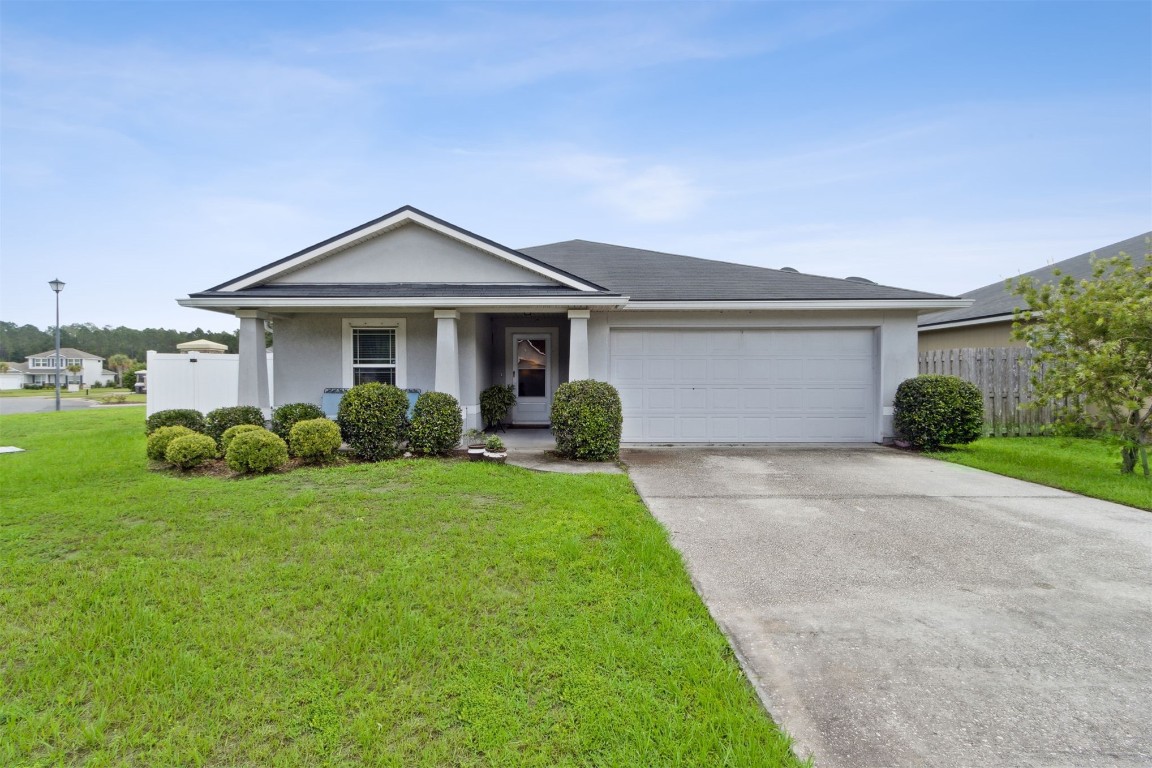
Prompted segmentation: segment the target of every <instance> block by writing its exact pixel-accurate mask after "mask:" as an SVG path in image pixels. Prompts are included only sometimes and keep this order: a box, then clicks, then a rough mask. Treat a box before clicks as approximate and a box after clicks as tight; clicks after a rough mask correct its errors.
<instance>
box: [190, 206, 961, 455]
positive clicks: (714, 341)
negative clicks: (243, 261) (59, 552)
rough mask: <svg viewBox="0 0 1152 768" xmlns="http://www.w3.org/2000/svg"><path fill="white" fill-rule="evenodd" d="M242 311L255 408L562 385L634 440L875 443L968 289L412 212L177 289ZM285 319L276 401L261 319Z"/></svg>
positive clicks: (530, 416)
mask: <svg viewBox="0 0 1152 768" xmlns="http://www.w3.org/2000/svg"><path fill="white" fill-rule="evenodd" d="M179 303H180V304H181V305H182V306H185V307H198V308H201V309H208V310H212V311H216V312H225V313H228V314H232V315H235V316H236V317H237V318H239V320H240V383H239V397H240V402H241V403H242V404H248V405H257V406H260V407H262V408H265V409H267V408H269V407H270V406H274V405H282V404H285V403H293V402H312V403H318V402H319V401H320V397H321V393H322V392H323V390H324V389H325V388H330V387H350V386H352V385H354V384H356V383H359V382H363V381H384V382H389V383H393V384H396V385H397V386H400V387H404V388H408V387H415V388H419V389H422V390H436V391H440V392H448V393H450V394H452V395H455V396H456V397H457V398H459V400H460V403H461V406H462V407H463V409H464V412H465V422H466V424H467V425H468V426H475V425H476V424H477V423H478V420H479V393H480V392H481V391H482V390H483V389H485V388H486V387H488V386H491V385H492V384H502V383H509V384H512V385H513V386H514V387H515V388H516V391H517V394H518V397H519V402H518V404H517V405H516V408H515V410H514V412H513V413H512V421H513V423H514V424H518V425H543V424H546V423H547V422H548V414H549V408H550V406H551V399H552V395H553V393H554V392H555V390H556V387H557V386H558V385H559V384H560V383H561V382H564V381H570V380H577V379H584V378H593V379H599V380H603V381H608V382H610V383H612V384H613V385H615V386H616V387H617V389H618V390H619V391H620V395H621V398H622V400H623V403H624V440H625V442H709V443H726V442H733V443H744V442H879V441H881V440H883V439H884V438H886V437H890V436H891V421H892V419H891V413H892V408H891V406H892V398H893V395H894V394H895V391H896V387H897V385H898V384H899V383H900V382H901V381H903V380H904V379H906V378H909V377H911V376H915V375H916V323H917V317H918V315H919V313H921V312H923V311H931V310H939V309H947V308H955V307H962V306H965V305H966V304H967V302H966V301H964V300H962V299H956V298H952V297H947V296H940V295H936V294H930V293H922V292H919V291H910V290H904V289H900V288H891V287H887V286H882V285H876V284H873V283H871V282H868V281H863V280H859V279H847V280H840V279H835V278H828V277H819V276H815V275H808V274H801V273H799V272H796V271H795V270H788V269H783V270H777V269H765V268H762V267H752V266H745V265H740V264H730V263H725V262H718V261H711V260H706V259H698V258H692V257H688V256H678V255H674V254H669V253H659V252H655V251H646V250H640V249H636V248H624V247H620V246H614V245H605V244H602V243H593V242H587V241H584V240H571V241H568V242H562V243H554V244H551V245H541V246H537V247H534V248H522V249H520V250H514V249H512V248H508V247H506V246H503V245H500V244H499V243H496V242H493V241H491V240H488V239H486V238H484V237H482V236H480V235H477V234H474V233H472V232H469V231H467V230H464V229H461V228H460V227H457V226H455V225H453V224H450V223H449V222H446V221H443V220H441V219H438V218H436V217H434V216H431V215H429V214H427V213H424V212H422V211H419V210H417V209H415V208H412V207H410V206H405V207H403V208H400V209H398V210H396V211H393V212H392V213H389V214H387V215H385V216H382V217H380V218H378V219H375V220H374V221H370V222H368V223H366V224H363V225H361V226H359V227H356V228H354V229H351V230H348V231H347V232H343V233H341V234H339V235H336V236H335V237H332V238H330V239H328V240H325V241H324V242H321V243H317V244H316V245H313V246H311V247H309V248H305V249H304V250H302V251H298V252H297V253H294V254H291V255H290V256H287V257H285V258H283V259H280V260H279V261H276V262H273V263H271V264H268V265H265V266H263V267H260V268H258V269H255V270H253V271H251V272H247V273H245V274H243V275H240V276H239V277H236V278H233V279H232V280H229V281H227V282H225V283H221V284H220V285H217V286H215V287H214V288H210V289H208V290H205V291H201V292H199V293H193V294H191V295H189V297H188V298H186V299H181V300H179ZM266 320H271V321H273V324H274V333H275V339H276V341H275V344H276V354H275V356H274V360H273V366H274V369H275V370H274V376H273V380H274V381H275V390H274V394H273V395H272V399H273V402H271V403H269V402H268V395H267V394H266V393H267V392H268V388H267V380H268V371H267V363H266V356H265V355H264V354H263V351H264V350H263V346H264V322H265V321H266Z"/></svg>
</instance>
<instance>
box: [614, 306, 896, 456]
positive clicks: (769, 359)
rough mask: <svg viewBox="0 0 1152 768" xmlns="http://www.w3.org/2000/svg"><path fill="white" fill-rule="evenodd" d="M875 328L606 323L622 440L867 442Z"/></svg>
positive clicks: (873, 421) (872, 417)
mask: <svg viewBox="0 0 1152 768" xmlns="http://www.w3.org/2000/svg"><path fill="white" fill-rule="evenodd" d="M874 349H875V344H874V341H873V332H872V331H871V330H868V329H864V330H860V329H848V330H761V329H716V330H707V329H699V330H697V329H692V330H689V329H662V330H639V329H614V330H612V332H611V361H610V365H611V368H610V372H609V380H610V381H611V382H612V384H613V385H614V386H615V387H616V388H617V389H618V390H619V391H620V398H621V400H622V401H623V404H624V434H623V439H624V440H625V441H626V442H749V443H753V442H871V441H874V440H876V439H877V429H878V427H877V418H876V384H875V379H876V372H875V365H876V361H875V357H876V356H875V351H874Z"/></svg>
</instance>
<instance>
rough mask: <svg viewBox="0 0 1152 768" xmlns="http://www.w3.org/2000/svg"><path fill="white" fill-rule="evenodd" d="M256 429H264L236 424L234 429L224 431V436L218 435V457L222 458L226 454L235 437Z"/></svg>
mask: <svg viewBox="0 0 1152 768" xmlns="http://www.w3.org/2000/svg"><path fill="white" fill-rule="evenodd" d="M257 429H264V427H258V426H256V425H255V424H237V425H236V426H234V427H228V429H226V430H224V434H222V435H220V455H221V456H223V455H224V454H226V453H228V446H230V445H231V444H232V441H233V440H234V439H236V435H242V434H244V433H245V432H254V431H256V430H257Z"/></svg>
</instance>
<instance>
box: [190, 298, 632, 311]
mask: <svg viewBox="0 0 1152 768" xmlns="http://www.w3.org/2000/svg"><path fill="white" fill-rule="evenodd" d="M627 302H628V299H627V298H625V297H621V296H572V297H567V296H511V297H505V298H499V297H497V298H487V297H478V296H456V297H453V296H434V297H433V296H411V297H403V298H387V299H374V298H365V297H359V298H358V297H354V296H351V297H346V298H315V299H309V298H298V299H290V298H282V299H269V298H263V299H262V298H254V297H236V298H230V297H225V296H213V297H211V298H199V299H193V298H187V299H177V300H176V303H177V304H179V305H180V306H182V307H191V308H195V309H220V310H225V311H227V310H231V309H247V308H257V307H259V308H267V309H281V310H284V309H324V308H327V307H331V308H332V309H334V310H336V309H347V308H349V307H381V308H385V307H413V308H418V307H540V306H547V307H612V308H617V309H619V308H622V307H623V306H624V305H625V304H627Z"/></svg>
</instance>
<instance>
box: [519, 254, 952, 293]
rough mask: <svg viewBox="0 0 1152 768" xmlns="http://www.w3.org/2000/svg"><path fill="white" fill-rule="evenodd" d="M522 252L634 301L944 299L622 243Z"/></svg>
mask: <svg viewBox="0 0 1152 768" xmlns="http://www.w3.org/2000/svg"><path fill="white" fill-rule="evenodd" d="M520 250H521V252H522V253H526V254H528V255H529V256H531V257H533V258H535V259H539V260H540V261H543V262H545V263H548V264H552V265H553V266H556V267H558V268H560V269H562V270H564V271H565V272H570V273H572V274H574V275H579V276H580V277H583V278H584V279H586V280H590V281H592V282H593V283H596V284H598V285H603V286H606V287H608V288H609V289H611V290H614V291H618V292H619V293H621V294H624V295H625V296H628V297H630V300H631V301H802V300H852V299H865V300H867V299H944V298H949V297H946V296H942V295H940V294H936V293H924V292H922V291H910V290H907V289H904V288H892V287H890V286H887V285H877V284H875V283H871V282H858V281H856V280H847V279H840V278H835V277H821V276H819V275H808V274H804V273H801V272H791V271H786V270H781V269H769V268H767V267H753V266H749V265H746V264H732V263H730V262H726V261H713V260H711V259H700V258H696V257H694V256H679V255H677V254H674V253H663V252H661V251H648V250H644V249H641V248H626V247H623V246H619V245H608V244H606V243H594V242H589V241H588V240H568V241H565V242H563V243H552V244H550V245H538V246H535V247H533V248H521V249H520Z"/></svg>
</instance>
